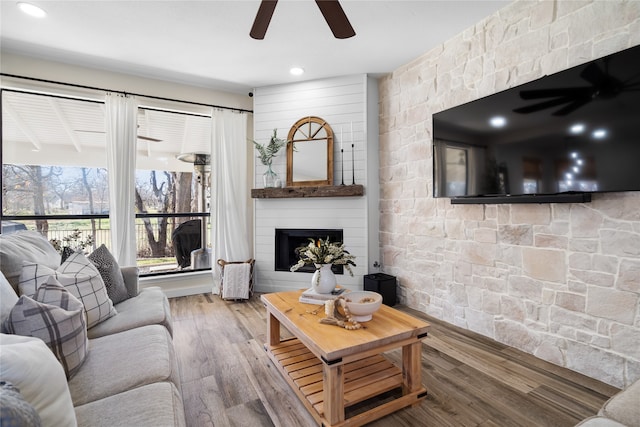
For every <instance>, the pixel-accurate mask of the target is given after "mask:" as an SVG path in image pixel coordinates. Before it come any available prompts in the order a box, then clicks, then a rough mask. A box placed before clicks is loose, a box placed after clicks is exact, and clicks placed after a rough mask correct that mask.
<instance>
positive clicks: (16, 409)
mask: <svg viewBox="0 0 640 427" xmlns="http://www.w3.org/2000/svg"><path fill="white" fill-rule="evenodd" d="M0 408H2V410H0V426H7V427H12V426H29V427H39V426H40V425H42V423H41V422H40V415H38V412H37V411H36V409H35V408H34V407H33V406H31V404H30V403H29V402H27V401H26V400H25V399H24V396H23V395H22V394H21V393H20V390H18V389H17V388H16V387H15V386H14V385H13V384H11V383H8V382H6V381H0Z"/></svg>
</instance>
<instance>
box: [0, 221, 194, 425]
mask: <svg viewBox="0 0 640 427" xmlns="http://www.w3.org/2000/svg"><path fill="white" fill-rule="evenodd" d="M0 255H1V258H0V270H1V271H2V273H3V274H2V275H0V290H1V292H2V293H1V295H0V322H1V323H0V324H1V325H2V328H3V329H2V332H3V333H2V334H0V385H3V386H4V383H2V382H8V383H11V384H13V385H14V386H15V387H17V388H18V389H20V391H21V393H22V396H18V398H23V399H24V401H26V402H27V403H28V404H30V406H31V407H32V409H34V410H35V412H37V413H38V414H39V416H40V419H41V422H42V425H57V426H60V425H79V426H105V427H106V426H125V425H131V426H134V425H135V426H150V427H151V426H154V427H156V426H184V425H185V417H184V409H183V404H182V397H181V390H180V374H179V370H178V364H177V359H176V355H175V352H174V348H173V343H172V322H171V315H170V311H169V303H168V300H167V298H166V296H165V295H164V293H163V292H162V291H161V290H160V289H159V288H147V289H143V290H139V289H138V276H137V270H136V269H135V268H122V269H121V270H122V277H123V279H124V282H125V285H126V288H127V292H128V295H129V297H128V298H127V299H125V300H124V301H122V302H119V303H117V304H114V305H113V308H114V309H115V312H116V314H115V315H111V317H109V318H107V319H106V320H103V321H101V322H100V323H98V324H97V325H95V326H93V327H91V328H89V329H88V330H87V331H86V335H87V336H86V337H85V338H84V339H85V341H86V342H88V345H87V346H86V356H85V357H84V359H83V361H82V363H81V365H80V366H79V367H78V368H77V370H76V371H75V372H74V374H73V375H72V376H71V377H70V378H68V376H65V372H66V371H65V370H63V366H62V365H63V363H62V362H59V360H58V359H56V356H55V355H54V352H53V351H52V350H50V348H51V347H47V346H44V341H43V340H41V339H39V338H32V337H23V336H18V335H15V334H13V335H12V334H7V333H5V332H7V330H6V328H4V325H5V322H6V320H7V318H8V316H9V315H10V313H11V310H13V307H15V306H16V300H18V293H19V292H18V289H19V287H18V286H17V279H18V276H19V270H20V268H19V265H20V264H21V263H22V262H23V261H28V262H36V263H42V264H43V265H47V268H53V269H55V268H58V267H59V264H60V259H59V254H57V252H56V251H55V250H54V249H53V247H51V246H50V244H49V242H48V241H47V240H46V239H44V238H42V237H41V236H40V235H39V234H37V233H36V232H32V231H29V232H19V233H15V234H10V235H0ZM56 264H57V265H56ZM62 292H64V291H62ZM85 306H86V304H85ZM43 346H44V347H43ZM43 348H44V349H46V351H45V350H43ZM30 355H32V356H33V358H32V359H30V357H31V356H30ZM34 360H36V361H37V363H34V362H33V361H34ZM51 360H53V361H54V363H52V362H51ZM3 390H4V389H3ZM45 391H46V392H45ZM0 397H2V398H3V400H2V402H3V405H5V399H4V398H5V397H7V399H8V400H6V401H11V400H10V399H9V397H11V398H13V397H14V396H13V394H11V395H9V393H5V392H4V391H0ZM54 397H55V398H54ZM27 406H29V405H27ZM4 408H5V406H3V416H4V413H7V414H9V411H8V410H7V411H5V410H4ZM56 414H57V415H56Z"/></svg>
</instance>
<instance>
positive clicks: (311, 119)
mask: <svg viewBox="0 0 640 427" xmlns="http://www.w3.org/2000/svg"><path fill="white" fill-rule="evenodd" d="M313 123H316V124H318V125H320V128H319V129H318V130H316V131H315V132H314V133H313V135H310V134H311V126H312V124H313ZM305 125H306V126H309V131H308V132H307V134H308V135H309V138H305V139H297V140H294V139H293V137H294V136H295V134H296V133H297V132H298V130H299V129H300V128H301V127H303V126H305ZM322 129H324V130H325V132H326V134H327V138H326V140H327V179H322V180H315V181H294V180H293V161H294V159H293V158H294V150H293V145H294V143H296V142H299V141H313V140H314V137H315V136H316V135H317V134H318V132H320V130H322ZM319 140H320V139H319ZM321 140H323V141H324V140H325V138H321ZM287 141H288V142H287V187H310V186H320V185H333V130H332V129H331V126H329V123H327V121H326V120H324V119H322V118H320V117H317V116H307V117H303V118H302V119H300V120H298V121H297V122H295V124H294V125H293V126H291V129H290V130H289V135H288V136H287Z"/></svg>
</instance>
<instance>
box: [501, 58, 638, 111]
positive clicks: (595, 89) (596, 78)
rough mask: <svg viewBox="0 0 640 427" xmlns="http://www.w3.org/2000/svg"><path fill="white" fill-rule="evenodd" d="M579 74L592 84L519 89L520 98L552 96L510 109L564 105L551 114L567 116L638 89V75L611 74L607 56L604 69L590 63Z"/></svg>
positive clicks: (543, 108)
mask: <svg viewBox="0 0 640 427" xmlns="http://www.w3.org/2000/svg"><path fill="white" fill-rule="evenodd" d="M580 77H581V78H582V79H583V80H586V81H587V82H589V83H591V86H581V87H566V88H555V89H538V90H523V91H521V92H520V98H522V99H545V98H551V99H548V100H546V101H542V102H539V103H537V104H532V105H528V106H526V107H521V108H516V109H514V110H513V111H514V112H516V113H521V114H529V113H535V112H537V111H542V110H545V109H547V108H551V107H556V106H560V105H563V104H567V105H564V106H563V107H562V108H560V109H558V110H556V111H554V112H553V113H551V114H552V115H553V116H566V115H567V114H570V113H572V112H574V111H576V110H577V109H579V108H581V107H583V106H584V105H586V104H588V103H589V102H591V101H594V100H596V99H612V98H615V97H616V96H618V95H620V93H622V92H624V91H629V90H640V81H637V78H638V77H639V76H638V75H636V76H633V77H632V78H630V79H628V80H626V81H621V80H620V79H617V78H615V77H613V76H612V75H611V74H610V73H609V61H608V60H607V59H605V60H604V71H603V70H602V69H601V68H600V67H599V66H598V65H596V63H591V64H589V65H587V66H586V67H585V68H584V70H582V72H581V73H580Z"/></svg>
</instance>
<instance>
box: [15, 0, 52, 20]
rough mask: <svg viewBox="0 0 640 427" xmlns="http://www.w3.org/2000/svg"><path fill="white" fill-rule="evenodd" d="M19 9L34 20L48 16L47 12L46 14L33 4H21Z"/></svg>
mask: <svg viewBox="0 0 640 427" xmlns="http://www.w3.org/2000/svg"><path fill="white" fill-rule="evenodd" d="M18 9H20V10H21V11H22V12H24V13H26V14H27V15H29V16H33V17H34V18H44V17H45V16H47V12H45V11H44V9H42V8H41V7H39V6H36V5H34V4H31V3H25V2H19V3H18Z"/></svg>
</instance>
